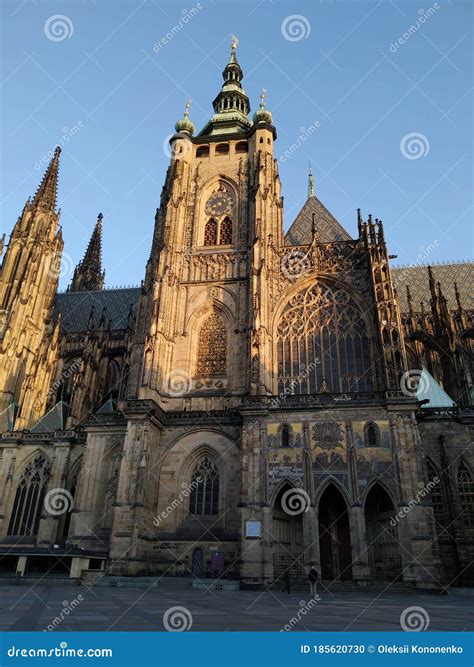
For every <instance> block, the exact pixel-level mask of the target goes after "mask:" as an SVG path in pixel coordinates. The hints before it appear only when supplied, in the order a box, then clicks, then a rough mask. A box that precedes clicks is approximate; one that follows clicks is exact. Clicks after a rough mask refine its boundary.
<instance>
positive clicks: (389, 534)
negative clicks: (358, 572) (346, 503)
mask: <svg viewBox="0 0 474 667" xmlns="http://www.w3.org/2000/svg"><path fill="white" fill-rule="evenodd" d="M364 513H365V529H366V534H367V545H368V551H369V567H370V575H371V578H372V579H376V580H379V581H392V582H393V581H400V580H401V579H402V562H401V558H400V546H399V541H398V526H397V524H395V525H394V526H393V525H392V524H391V523H390V521H391V519H392V518H393V517H394V515H395V513H396V511H395V506H394V504H393V502H392V501H391V499H390V496H389V495H388V493H387V492H386V491H385V489H384V488H383V487H382V486H381V485H380V484H374V486H373V487H372V488H371V489H370V491H369V493H368V495H367V498H366V501H365V511H364Z"/></svg>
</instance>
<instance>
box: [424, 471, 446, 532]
mask: <svg viewBox="0 0 474 667" xmlns="http://www.w3.org/2000/svg"><path fill="white" fill-rule="evenodd" d="M426 471H427V473H428V483H427V486H428V485H429V488H430V495H431V507H432V509H433V517H434V521H435V528H436V532H441V531H442V530H443V529H444V527H445V526H446V514H445V511H444V502H443V493H442V490H441V478H440V477H439V475H438V473H437V471H436V468H435V466H434V464H433V463H432V462H431V461H429V460H428V461H427V462H426Z"/></svg>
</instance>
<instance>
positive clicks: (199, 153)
mask: <svg viewBox="0 0 474 667" xmlns="http://www.w3.org/2000/svg"><path fill="white" fill-rule="evenodd" d="M196 157H209V146H199V148H198V149H197V150H196Z"/></svg>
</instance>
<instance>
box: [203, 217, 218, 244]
mask: <svg viewBox="0 0 474 667" xmlns="http://www.w3.org/2000/svg"><path fill="white" fill-rule="evenodd" d="M204 245H217V222H216V221H215V220H214V218H210V219H209V220H208V221H207V222H206V227H205V229H204Z"/></svg>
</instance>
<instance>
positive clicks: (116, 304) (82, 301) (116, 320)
mask: <svg viewBox="0 0 474 667" xmlns="http://www.w3.org/2000/svg"><path fill="white" fill-rule="evenodd" d="M139 296H140V288H139V287H123V288H118V289H105V290H100V291H97V292H61V293H59V294H57V295H56V301H55V314H57V313H61V326H62V328H63V329H64V330H65V331H69V332H80V331H86V330H87V327H88V323H89V316H90V313H91V308H92V307H94V326H97V325H98V323H99V320H100V316H101V314H102V310H103V308H104V307H105V308H106V311H107V312H106V326H108V321H109V320H112V329H113V330H118V329H125V328H126V327H127V320H128V313H129V311H130V306H133V308H134V310H136V307H137V304H138V299H139Z"/></svg>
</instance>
